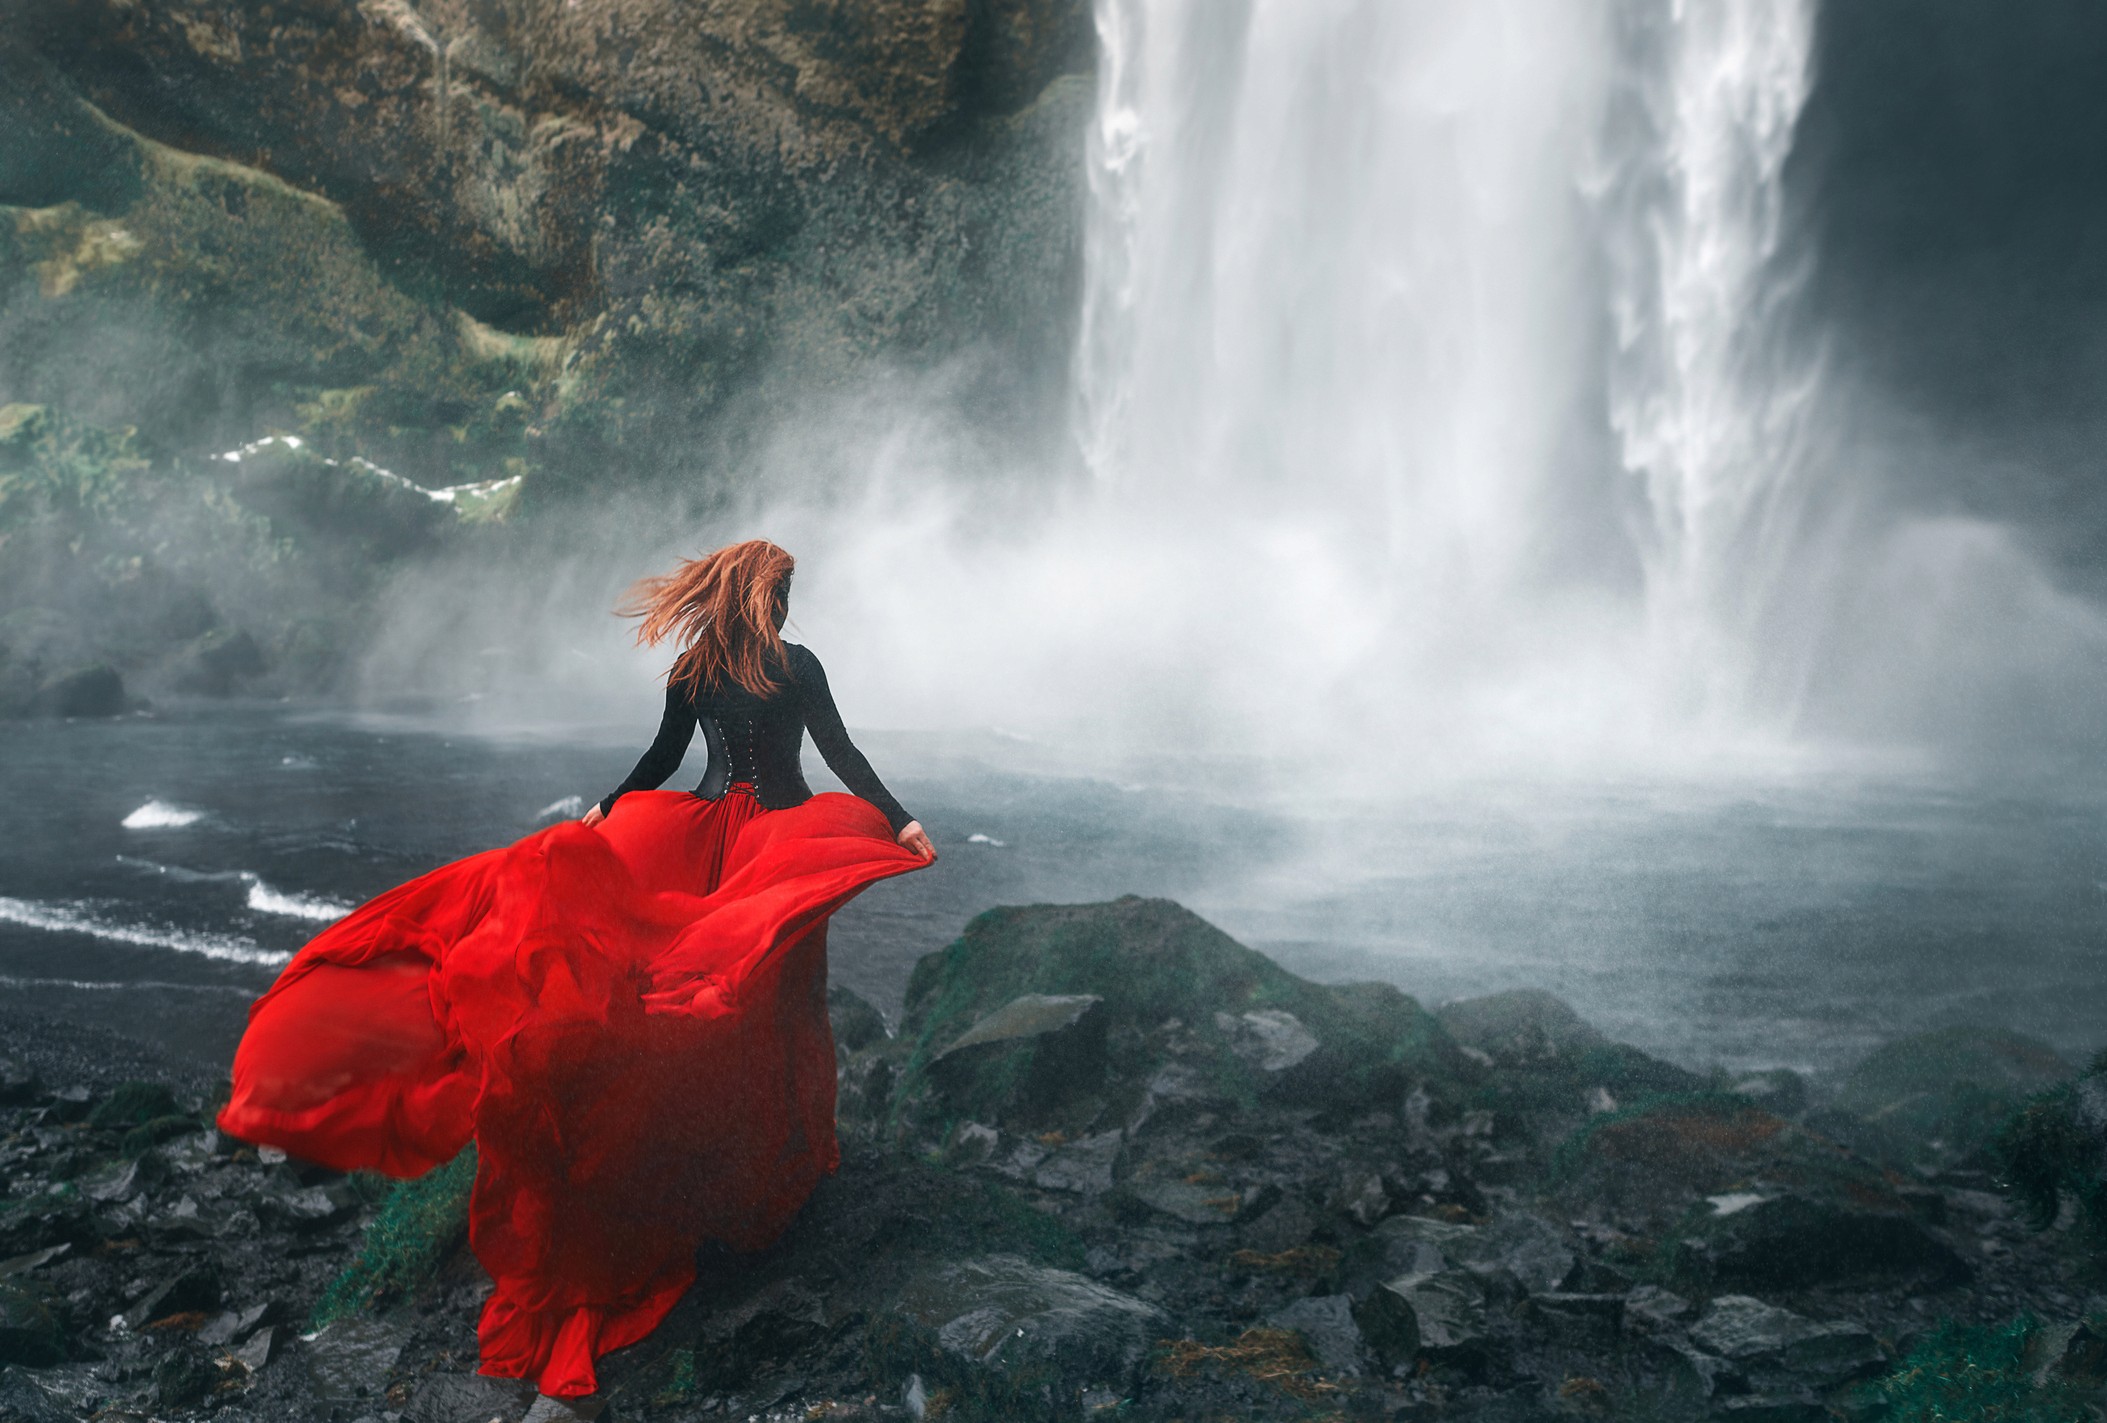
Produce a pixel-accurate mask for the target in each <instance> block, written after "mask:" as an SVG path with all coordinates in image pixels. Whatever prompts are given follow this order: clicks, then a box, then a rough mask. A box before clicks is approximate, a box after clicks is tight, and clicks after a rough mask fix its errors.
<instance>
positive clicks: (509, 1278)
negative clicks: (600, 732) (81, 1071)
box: [219, 791, 922, 1395]
mask: <svg viewBox="0 0 2107 1423" xmlns="http://www.w3.org/2000/svg"><path fill="white" fill-rule="evenodd" d="M921 864H922V860H921V858H920V857H919V856H918V855H916V854H914V853H913V852H912V851H909V850H907V849H904V848H902V847H901V846H900V845H898V844H896V843H895V842H894V841H893V838H892V835H891V833H890V831H889V830H888V828H887V826H886V823H885V818H884V817H883V816H882V815H880V814H879V813H878V811H877V809H876V808H875V807H874V806H872V805H871V804H870V803H869V802H867V801H864V800H860V799H858V798H856V797H855V796H849V795H840V794H829V795H818V796H814V797H813V798H812V799H810V800H808V801H806V802H805V803H804V804H803V805H799V806H794V807H792V808H790V809H787V810H776V811H764V810H762V809H761V808H760V806H759V804H758V802H756V801H755V800H754V798H753V797H752V796H750V795H746V794H742V793H736V792H735V793H733V794H729V795H726V796H724V797H723V798H722V799H720V800H716V801H705V800H700V799H697V798H696V797H694V796H692V795H687V794H683V793H678V792H671V791H643V792H633V793H631V794H629V795H626V796H624V797H623V798H622V799H621V800H620V801H619V802H617V803H616V806H615V810H614V813H613V814H612V815H610V816H609V817H608V818H607V819H606V820H605V821H604V822H602V823H601V824H600V825H599V826H597V827H593V828H588V827H586V826H583V825H580V824H578V823H577V822H575V821H569V822H565V823H563V824H560V825H555V826H551V827H550V828H548V829H546V830H543V831H539V832H537V833H536V834H533V835H529V836H528V837H526V838H525V839H524V840H521V841H519V842H518V843H516V844H513V845H510V846H507V847H506V848H504V849H501V850H490V851H487V852H485V853H483V854H480V855H474V856H471V857H470V858H468V859H465V860H457V861H455V862H454V863H452V864H450V865H445V866H442V867H441V868H439V869H436V870H434V871H432V872H431V873H430V874H427V875H424V876H422V877H421V878H418V879H415V880H412V881H410V882H409V883H408V884H405V885H402V886H400V887H398V888H396V889H393V890H390V891H389V892H388V893H386V894H383V895H381V896H380V897H379V898H377V899H374V900H372V901H370V902H369V903H367V904H365V905H362V906H361V907H360V908H358V909H356V910H354V911H353V912H352V913H351V914H349V915H348V916H346V917H345V918H343V919H341V920H339V921H338V922H337V923H335V924H333V925H331V926H330V927H329V928H328V929H326V930H325V931H323V932H322V933H321V934H320V935H318V936H317V937H316V938H315V939H314V940H312V941H311V942H310V943H308V945H307V946H306V947H305V948H303V949H301V951H300V952H299V954H297V955H296V956H295V957H294V959H293V961H292V962H291V963H289V964H288V965H286V968H285V971H284V973H282V974H281V975H279V978H278V981H277V982H276V983H275V984H273V985H272V987H271V989H270V991H269V992H268V993H266V994H264V996H263V997H262V998H260V999H258V1000H257V1002H256V1004H255V1006H254V1007H253V1008H251V1009H250V1012H249V1027H248V1031H247V1032H246V1034H245V1035H244V1036H243V1038H242V1041H241V1046H240V1048H239V1049H238V1050H237V1051H236V1053H235V1056H234V1094H233V1098H232V1100H231V1101H230V1102H229V1103H228V1104H227V1107H226V1109H225V1110H224V1111H222V1112H221V1113H220V1116H219V1124H220V1126H221V1128H222V1129H224V1130H225V1131H227V1132H228V1133H229V1134H231V1135H233V1136H237V1137H240V1138H242V1139H243V1140H245V1141H253V1142H263V1143H269V1144H271V1145H274V1146H280V1147H283V1148H284V1149H285V1150H286V1151H288V1152H290V1153H292V1154H293V1155H295V1156H299V1157H302V1158H304V1159H306V1160H309V1161H315V1162H319V1163H321V1164H323V1165H326V1166H332V1167H335V1168H337V1169H339V1170H347V1171H348V1170H354V1169H366V1170H375V1171H383V1172H386V1173H388V1174H389V1175H393V1176H416V1175H420V1174H422V1173H423V1172H425V1171H428V1170H430V1169H431V1168H432V1167H434V1166H437V1165H440V1164H441V1163H443V1162H446V1161H449V1160H451V1159H452V1158H453V1157H454V1156H455V1155H456V1154H457V1153H459V1152H460V1151H461V1149H462V1148H463V1147H464V1146H466V1145H467V1143H468V1142H469V1140H470V1139H471V1138H473V1139H474V1141H475V1143H476V1147H477V1167H476V1180H475V1190H474V1194H473V1196H472V1198H471V1200H470V1206H469V1243H470V1245H471V1246H472V1248H473V1249H474V1250H475V1253H476V1258H477V1259H479V1260H481V1261H482V1263H483V1267H484V1268H485V1269H486V1270H488V1271H489V1272H490V1276H491V1278H492V1279H493V1280H494V1281H495V1282H496V1289H495V1291H494V1292H493V1293H492V1295H491V1297H490V1299H489V1301H488V1303H486V1304H485V1305H484V1307H483V1316H482V1320H481V1322H480V1324H479V1326H478V1329H477V1334H478V1337H479V1340H480V1343H481V1349H482V1365H481V1367H482V1371H483V1372H484V1373H486V1374H496V1375H500V1376H504V1377H511V1378H531V1379H533V1380H535V1381H536V1383H538V1384H539V1385H540V1387H541V1389H542V1391H543V1392H544V1393H548V1394H555V1395H576V1394H582V1393H590V1392H592V1391H593V1389H594V1388H595V1386H596V1383H595V1379H594V1374H593V1361H594V1360H595V1359H596V1358H598V1357H599V1356H600V1355H601V1354H604V1353H607V1352H608V1351H609V1350H612V1349H619V1348H621V1347H622V1346H623V1345H625V1344H631V1343H634V1342H635V1341H637V1340H638V1339H641V1338H643V1337H644V1336H645V1335H646V1334H649V1333H650V1332H651V1331H652V1330H653V1329H654V1328H656V1327H657V1326H658V1323H659V1321H660V1320H661V1319H663V1318H665V1316H666V1313H667V1311H668V1310H670V1309H672V1308H673V1306H674V1304H675V1303H676V1302H678V1301H679V1299H680V1297H681V1295H682V1294H683V1293H685V1292H686V1290H687V1288H688V1286H689V1285H690V1284H692V1283H693V1282H694V1279H695V1251H696V1247H697V1246H698V1245H700V1244H702V1243H703V1242H705V1241H721V1242H723V1243H725V1244H727V1245H729V1246H731V1247H732V1248H734V1249H738V1250H754V1249H759V1248H760V1247H762V1246H764V1245H766V1244H767V1243H768V1242H769V1241H771V1240H773V1239H774V1238H775V1237H776V1236H777V1235H778V1234H780V1233H781V1232H782V1230H783V1229H784V1227H785V1226H787V1225H788V1224H789V1223H790V1219H791V1217H792V1216H794V1215H796V1214H797V1211H798V1208H799V1207H800V1206H802V1205H803V1204H804V1202H805V1199H806V1197H807V1196H809V1195H810V1194H811V1192H812V1188H813V1186H814V1185H816V1184H817V1183H818V1181H819V1178H820V1177H821V1176H822V1175H825V1174H827V1173H828V1172H831V1171H832V1170H834V1168H835V1167H836V1165H838V1164H839V1161H840V1153H839V1151H838V1149H837V1147H836V1145H835V1140H834V1039H833V1033H832V1031H831V1030H830V1028H829V1026H828V1023H827V958H826V955H827V948H826V921H827V916H828V915H830V914H832V913H833V912H834V911H835V910H836V909H839V908H840V907H841V906H842V905H843V904H845V903H847V902H848V900H849V899H850V898H852V897H853V896H854V895H855V894H856V893H857V892H858V891H859V890H861V889H862V888H863V887H864V886H866V885H868V884H872V883H874V882H876V881H877V880H880V879H884V878H886V877H887V876H890V875H896V874H901V873H904V872H905V871H908V870H912V869H916V868H919V867H920V866H921Z"/></svg>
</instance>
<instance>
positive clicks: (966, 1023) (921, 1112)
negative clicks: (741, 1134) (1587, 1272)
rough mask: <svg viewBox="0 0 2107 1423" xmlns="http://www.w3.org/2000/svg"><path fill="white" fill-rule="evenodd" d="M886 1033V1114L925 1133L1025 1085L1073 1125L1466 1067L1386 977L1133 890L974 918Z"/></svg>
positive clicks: (1396, 1084) (1019, 1103)
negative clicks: (1335, 971) (1295, 954)
mask: <svg viewBox="0 0 2107 1423" xmlns="http://www.w3.org/2000/svg"><path fill="white" fill-rule="evenodd" d="M1088 1000H1094V1001H1088ZM900 1040H901V1043H902V1048H901V1052H902V1055H903V1058H904V1064H903V1070H902V1075H901V1081H900V1086H899V1090H898V1091H897V1092H896V1093H895V1095H894V1098H893V1103H894V1116H895V1120H896V1122H898V1123H899V1124H901V1125H906V1126H911V1127H918V1128H924V1129H928V1128H935V1129H939V1130H940V1129H941V1128H942V1127H943V1126H944V1125H945V1124H946V1123H948V1122H951V1121H957V1120H963V1119H969V1118H970V1119H984V1118H986V1117H989V1116H994V1117H1001V1116H1003V1114H1005V1113H1010V1114H1013V1115H1017V1116H1019V1117H1020V1118H1030V1117H1031V1115H1032V1108H1031V1101H1032V1099H1033V1097H1034V1094H1035V1093H1036V1092H1037V1090H1038V1087H1035V1086H1033V1084H1038V1086H1039V1087H1046V1088H1049V1089H1051V1088H1059V1089H1060V1090H1059V1091H1058V1092H1057V1093H1056V1094H1055V1095H1056V1096H1057V1097H1058V1098H1059V1102H1058V1104H1057V1108H1054V1109H1049V1110H1052V1111H1053V1112H1054V1115H1057V1116H1060V1118H1061V1120H1060V1121H1059V1123H1058V1125H1059V1126H1061V1127H1062V1128H1063V1129H1065V1130H1068V1131H1070V1132H1076V1131H1083V1130H1088V1129H1091V1128H1092V1127H1094V1126H1098V1125H1102V1124H1116V1123H1120V1122H1125V1121H1129V1120H1131V1119H1132V1118H1133V1116H1134V1114H1136V1113H1138V1112H1142V1111H1144V1110H1167V1109H1173V1108H1175V1107H1177V1106H1178V1105H1180V1104H1182V1103H1188V1102H1203V1101H1204V1102H1207V1103H1213V1104H1218V1105H1222V1106H1227V1107H1234V1106H1236V1105H1238V1104H1243V1105H1250V1104H1253V1103H1255V1102H1257V1101H1258V1100H1260V1099H1261V1098H1268V1099H1272V1100H1279V1101H1291V1102H1302V1103H1308V1104H1311V1105H1316V1106H1346V1105H1351V1104H1353V1103H1367V1102H1376V1101H1391V1100H1394V1099H1400V1098H1402V1097H1403V1095H1404V1093H1405V1092H1406V1090H1407V1089H1408V1088H1409V1086H1410V1085H1411V1084H1412V1083H1414V1082H1420V1081H1429V1080H1433V1081H1437V1082H1440V1083H1442V1084H1447V1083H1449V1082H1451V1081H1452V1080H1453V1079H1454V1078H1455V1076H1456V1075H1457V1074H1459V1073H1468V1072H1470V1071H1471V1070H1472V1069H1471V1065H1470V1064H1469V1063H1468V1062H1467V1061H1465V1060H1464V1059H1463V1058H1462V1057H1461V1056H1460V1055H1459V1054H1458V1052H1457V1051H1456V1049H1455V1047H1454V1045H1453V1044H1451V1043H1450V1042H1449V1041H1448V1038H1447V1036H1446V1034H1444V1033H1443V1032H1442V1030H1441V1027H1440V1025H1439V1024H1438V1023H1436V1022H1435V1021H1434V1019H1433V1017H1432V1015H1430V1014H1428V1013H1427V1012H1426V1011H1425V1010H1424V1009H1422V1008H1421V1007H1420V1006H1419V1004H1418V1003H1417V1002H1415V1001H1414V1000H1413V999H1412V998H1410V997H1408V996H1407V995H1405V994H1404V993H1401V992H1399V991H1398V990H1397V989H1395V988H1392V987H1390V986H1388V985H1384V984H1354V985H1348V986H1344V987H1329V986H1326V985H1323V984H1317V983H1312V982H1310V981H1309V980H1307V979H1303V978H1298V977H1297V976H1296V975H1294V974H1292V973H1289V972H1288V971H1287V970H1285V969H1283V968H1281V967H1280V966H1279V965H1278V964H1276V963H1274V962H1273V961H1272V960H1271V959H1269V958H1267V957H1266V956H1265V955H1263V954H1260V953H1257V952H1255V951H1254V950H1251V949H1248V948H1245V947H1244V946H1243V945H1241V944H1239V943H1237V942H1236V941H1235V940H1234V939H1231V938H1230V937H1229V936H1228V935H1227V934H1224V933H1223V932H1222V931H1221V930H1219V929H1217V928H1215V927H1214V926H1213V925H1211V924H1209V923H1207V922H1206V921H1205V920H1203V919H1201V918H1200V917H1199V916H1197V915H1195V914H1193V913H1192V912H1191V911H1189V910H1187V909H1184V908H1182V907H1180V906H1179V905H1176V904H1173V903H1171V902H1170V901H1168V900H1151V899H1139V898H1134V897H1131V896H1130V897H1128V898H1125V899H1121V900H1117V901H1114V902H1113V903H1110V904H1084V905H1034V906H1029V907H1023V908H1008V909H994V910H990V911H988V912H987V913H985V914H982V915H980V916H979V917H977V918H975V919H974V920H973V921H972V922H971V923H969V924H968V925H967V926H966V929H965V932H964V934H962V935H961V936H960V937H959V939H958V940H957V941H956V942H955V943H953V944H952V945H951V946H950V947H948V948H945V949H943V950H940V951H939V952H937V953H935V954H931V955H929V956H928V957H926V958H924V959H923V960H922V961H921V962H920V963H919V964H917V965H916V967H915V971H914V975H913V977H912V979H911V980H910V981H909V984H908V989H907V1008H906V1015H905V1018H904V1020H903V1024H902V1030H901V1039H900ZM1042 1056H1045V1057H1047V1058H1048V1062H1049V1065H1047V1066H1045V1067H1044V1068H1043V1069H1042V1068H1041V1067H1040V1066H1039V1065H1037V1064H1039V1060H1040V1058H1041V1057H1042ZM946 1064H949V1065H946Z"/></svg>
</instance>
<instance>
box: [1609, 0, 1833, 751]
mask: <svg viewBox="0 0 2107 1423" xmlns="http://www.w3.org/2000/svg"><path fill="white" fill-rule="evenodd" d="M1620 18H1621V25H1620V30H1621V37H1622V40H1623V46H1622V48H1623V54H1624V58H1625V61H1626V65H1627V69H1626V74H1625V82H1624V85H1623V87H1622V91H1621V93H1620V94H1619V96H1618V99H1617V101H1615V102H1613V105H1612V110H1611V115H1610V121H1609V123H1608V124H1607V125H1606V126H1605V130H1604V138H1605V154H1604V159H1603V167H1604V169H1605V171H1607V172H1608V173H1609V174H1611V175H1612V176H1611V178H1610V179H1609V181H1608V182H1606V183H1605V184H1604V193H1605V200H1604V202H1603V213H1604V225H1603V231H1604V240H1605V249H1606V252H1607V255H1608V258H1609V292H1608V300H1609V303H1610V308H1611V312H1612V316H1613V320H1614V333H1615V339H1616V352H1615V358H1614V360H1613V362H1612V365H1611V370H1610V379H1609V391H1608V409H1609V418H1610V422H1611V424H1612V426H1613V427H1614V429H1615V430H1616V433H1617V438H1618V443H1619V448H1620V451H1621V454H1622V459H1623V464H1624V467H1625V468H1626V469H1627V470H1628V471H1630V473H1631V474H1632V475H1633V476H1635V477H1636V479H1637V480H1638V482H1639V486H1640V490H1639V492H1640V494H1641V496H1642V501H1641V515H1640V517H1639V518H1638V519H1637V520H1636V521H1635V528H1634V538H1635V542H1636V546H1637V548H1638V551H1639V554H1640V557H1641V560H1642V563H1643V566H1644V569H1645V579H1646V589H1645V592H1646V615H1647V619H1648V633H1649V646H1650V649H1651V651H1652V653H1653V656H1654V658H1655V663H1656V671H1657V674H1658V675H1659V676H1660V677H1661V678H1662V682H1663V691H1664V692H1665V694H1666V695H1667V696H1668V698H1670V699H1671V700H1672V701H1673V702H1674V703H1675V704H1676V705H1678V706H1679V707H1680V709H1681V710H1682V711H1684V712H1685V713H1686V714H1689V715H1694V716H1697V717H1700V718H1706V717H1719V716H1722V715H1734V714H1755V715H1766V714H1769V715H1778V714H1785V715H1789V713H1790V711H1791V709H1792V707H1793V705H1794V703H1795V702H1796V700H1797V693H1798V690H1799V688H1800V685H1801V684H1802V682H1803V681H1804V678H1805V677H1806V675H1807V657H1808V654H1809V650H1810V644H1811V641H1812V639H1811V638H1810V637H1808V636H1806V635H1805V634H1804V632H1798V633H1796V631H1795V629H1794V628H1792V627H1791V626H1788V625H1786V620H1787V619H1788V618H1790V617H1792V616H1793V615H1794V612H1795V611H1796V610H1804V608H1805V607H1806V606H1807V605H1808V604H1809V603H1811V602H1813V601H1816V600H1817V599H1818V598H1819V595H1820V594H1821V593H1823V592H1824V591H1826V577H1825V573H1826V566H1825V563H1824V559H1823V556H1822V555H1823V549H1822V546H1821V545H1822V539H1821V534H1822V532H1823V526H1821V525H1818V524H1817V520H1816V514H1815V511H1816V509H1817V508H1819V507H1820V505H1819V502H1818V496H1822V495H1827V496H1829V498H1830V499H1831V501H1832V507H1831V508H1830V509H1829V510H1828V511H1827V512H1828V513H1829V514H1830V517H1829V519H1828V520H1827V522H1826V528H1828V529H1830V530H1834V529H1835V528H1837V527H1840V524H1841V520H1840V519H1839V518H1838V517H1837V516H1836V514H1835V512H1834V509H1833V501H1834V499H1835V497H1836V496H1837V495H1838V494H1839V492H1840V491H1838V490H1836V489H1835V488H1834V487H1831V488H1829V489H1827V490H1822V489H1817V488H1814V487H1811V486H1812V485H1813V484H1814V483H1815V482H1816V481H1817V480H1819V479H1820V477H1821V473H1822V469H1823V466H1824V464H1825V461H1824V459H1823V455H1824V451H1823V450H1822V449H1820V448H1819V446H1818V444H1817V443H1816V442H1817V441H1818V440H1819V438H1820V436H1821V434H1822V433H1823V431H1824V430H1825V429H1826V428H1828V427H1827V425H1826V424H1825V423H1824V422H1823V421H1821V420H1820V419H1819V418H1818V413H1819V412H1818V406H1819V401H1820V398H1821V391H1822V377H1823V361H1822V358H1821V352H1820V349H1819V345H1818V344H1817V343H1815V342H1813V341H1810V340H1808V339H1807V338H1806V336H1805V335H1804V333H1803V332H1801V331H1800V330H1799V329H1798V326H1797V323H1796V322H1795V319H1794V317H1795V310H1794V298H1795V296H1796V295H1797V292H1798V288H1799V285H1800V281H1801V279H1802V278H1803V277H1804V275H1805V272H1804V263H1803V262H1795V261H1794V260H1793V253H1792V251H1791V250H1790V249H1789V248H1788V246H1787V242H1786V239H1787V229H1786V217H1787V215H1786V211H1785V192H1784V173H1785V164H1786V160H1787V158H1788V157H1789V156H1790V154H1791V152H1792V146H1793V136H1794V130H1795V126H1796V124H1797V121H1798V119H1799V115H1800V111H1801V108H1802V107H1803V106H1804V104H1805V103H1806V100H1807V96H1808V92H1809V89H1810V87H1811V84H1812V63H1811V60H1812V53H1813V42H1814V14H1813V5H1812V0H1702V3H1696V4H1692V3H1690V0H1663V3H1650V4H1645V5H1634V6H1631V7H1629V8H1627V9H1626V10H1625V11H1624V13H1623V14H1622V16H1621V17H1620ZM1796 600H1797V601H1796ZM1801 621H1802V622H1803V623H1804V622H1805V621H1807V619H1806V617H1805V615H1804V612H1802V614H1801Z"/></svg>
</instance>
